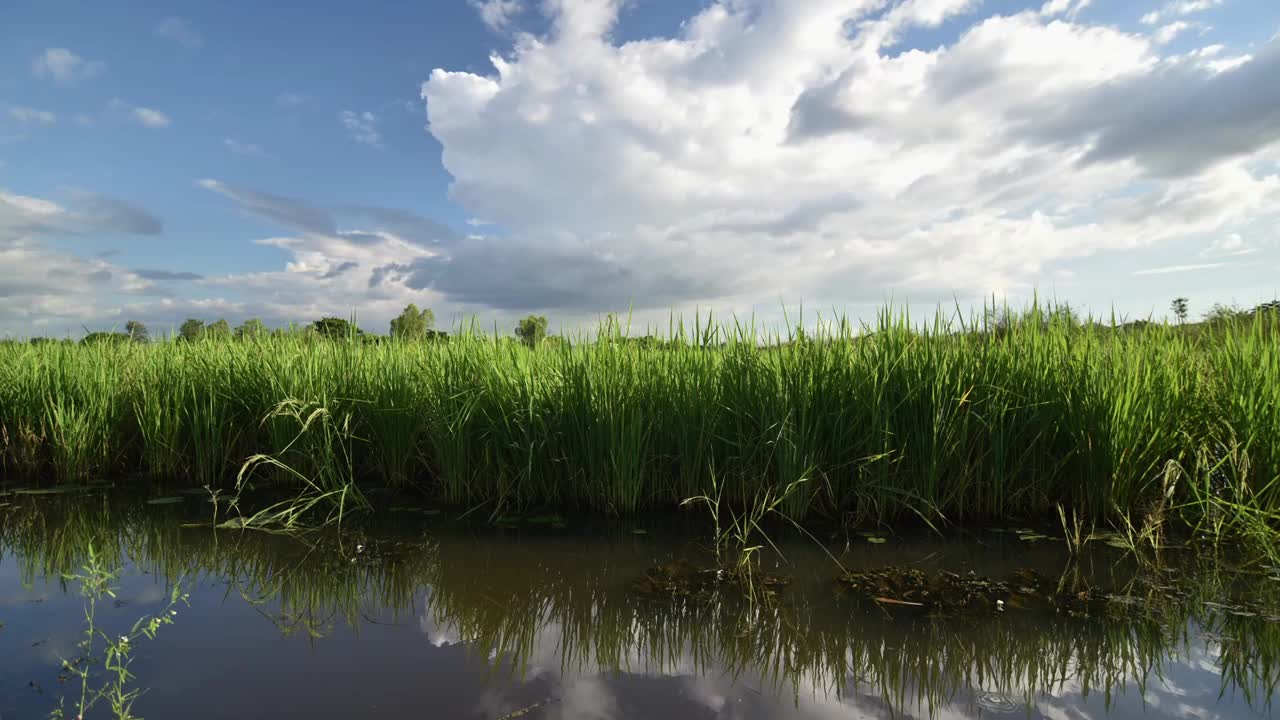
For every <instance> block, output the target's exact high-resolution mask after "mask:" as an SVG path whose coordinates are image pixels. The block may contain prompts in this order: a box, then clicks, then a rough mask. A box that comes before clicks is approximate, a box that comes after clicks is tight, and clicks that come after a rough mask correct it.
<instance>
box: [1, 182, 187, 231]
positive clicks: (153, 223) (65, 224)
mask: <svg viewBox="0 0 1280 720" xmlns="http://www.w3.org/2000/svg"><path fill="white" fill-rule="evenodd" d="M68 197H69V199H70V203H69V204H68V205H61V204H58V203H54V202H52V201H48V200H43V199H39V198H33V197H27V196H22V195H16V194H11V193H6V192H4V191H3V190H0V235H2V234H3V233H5V232H10V233H21V234H23V235H28V234H30V235H39V236H43V235H85V234H93V233H104V232H107V233H124V234H128V235H159V234H160V233H162V232H163V231H164V223H163V221H162V220H160V218H158V217H156V216H155V215H153V214H152V213H151V212H150V211H148V210H146V209H145V208H142V207H139V206H138V205H135V204H133V203H131V202H128V201H126V200H121V199H120V198H116V197H111V196H109V195H102V194H99V193H93V192H85V191H81V190H72V191H70V192H69V193H68Z"/></svg>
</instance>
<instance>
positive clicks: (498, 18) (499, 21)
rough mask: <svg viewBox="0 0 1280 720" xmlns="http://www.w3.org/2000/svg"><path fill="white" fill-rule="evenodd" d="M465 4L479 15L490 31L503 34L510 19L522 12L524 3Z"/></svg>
mask: <svg viewBox="0 0 1280 720" xmlns="http://www.w3.org/2000/svg"><path fill="white" fill-rule="evenodd" d="M467 2H468V3H469V4H470V5H471V7H473V8H475V10H476V12H478V13H480V20H481V21H482V22H484V24H485V25H486V26H488V28H489V29H490V30H492V31H494V32H498V33H501V32H505V31H506V30H507V28H508V27H510V25H511V21H512V19H514V18H515V17H516V16H517V15H519V14H520V13H521V12H523V11H524V3H523V2H521V0H467Z"/></svg>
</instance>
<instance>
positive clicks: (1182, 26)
mask: <svg viewBox="0 0 1280 720" xmlns="http://www.w3.org/2000/svg"><path fill="white" fill-rule="evenodd" d="M1193 27H1195V24H1194V23H1189V22H1187V21H1186V20H1178V21H1176V22H1171V23H1169V24H1168V25H1164V26H1162V27H1161V28H1160V29H1159V30H1157V31H1156V32H1155V34H1154V35H1153V36H1152V37H1153V38H1154V39H1155V41H1156V43H1158V44H1160V45H1167V44H1168V43H1171V42H1173V40H1174V38H1176V37H1178V35H1180V34H1182V33H1183V32H1186V31H1187V30H1190V29H1191V28H1193Z"/></svg>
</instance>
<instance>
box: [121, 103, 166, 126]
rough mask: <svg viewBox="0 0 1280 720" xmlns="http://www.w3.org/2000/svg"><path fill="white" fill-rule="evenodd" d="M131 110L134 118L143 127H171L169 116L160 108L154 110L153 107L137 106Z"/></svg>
mask: <svg viewBox="0 0 1280 720" xmlns="http://www.w3.org/2000/svg"><path fill="white" fill-rule="evenodd" d="M131 112H132V114H133V118H134V120H137V121H138V124H140V125H142V126H143V127H149V128H162V127H169V122H170V121H169V116H168V115H165V114H164V113H162V112H160V111H159V110H152V109H151V108H145V107H136V108H133V110H132V111H131Z"/></svg>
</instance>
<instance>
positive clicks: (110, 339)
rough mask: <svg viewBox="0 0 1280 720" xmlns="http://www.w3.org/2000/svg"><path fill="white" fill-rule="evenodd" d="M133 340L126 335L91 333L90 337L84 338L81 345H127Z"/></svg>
mask: <svg viewBox="0 0 1280 720" xmlns="http://www.w3.org/2000/svg"><path fill="white" fill-rule="evenodd" d="M131 340H132V338H130V337H129V336H128V335H127V334H125V333H117V332H91V333H89V334H88V335H85V336H84V339H82V340H81V341H80V344H81V345H96V344H98V343H112V344H116V343H127V342H130V341H131Z"/></svg>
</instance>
